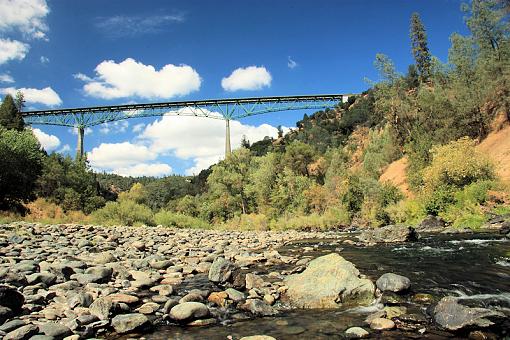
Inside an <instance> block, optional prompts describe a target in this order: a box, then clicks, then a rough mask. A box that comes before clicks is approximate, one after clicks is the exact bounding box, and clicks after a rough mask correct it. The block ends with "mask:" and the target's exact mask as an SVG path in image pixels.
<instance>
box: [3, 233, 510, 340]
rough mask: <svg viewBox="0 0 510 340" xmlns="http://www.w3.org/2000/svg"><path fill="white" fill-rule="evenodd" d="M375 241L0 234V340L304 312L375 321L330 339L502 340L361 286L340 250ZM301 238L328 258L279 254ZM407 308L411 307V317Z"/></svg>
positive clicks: (494, 327)
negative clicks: (433, 339)
mask: <svg viewBox="0 0 510 340" xmlns="http://www.w3.org/2000/svg"><path fill="white" fill-rule="evenodd" d="M383 235H384V238H385V239H388V238H393V241H395V242H406V241H407V242H408V241H412V240H414V239H416V236H417V234H416V232H415V231H414V230H410V229H408V228H395V230H394V232H390V231H387V230H384V231H383ZM379 236H380V235H379ZM377 237H378V235H374V234H373V233H372V234H370V233H369V234H368V235H367V234H365V235H361V236H360V237H359V240H357V239H356V238H353V237H352V235H350V234H347V233H338V232H296V231H288V232H284V233H275V232H224V231H209V230H192V229H188V230H183V229H171V228H163V227H156V228H133V227H115V228H110V227H101V226H81V225H54V226H43V225H39V224H28V223H17V224H9V225H1V226H0V256H1V258H0V338H3V339H63V338H65V339H80V338H82V339H85V338H93V337H103V338H116V337H121V336H123V334H127V335H129V336H133V335H135V334H147V335H149V334H150V332H151V331H153V330H154V329H160V328H161V327H170V326H171V327H173V328H172V329H183V330H189V329H207V328H208V327H209V328H211V327H216V326H215V325H232V324H241V323H243V322H246V320H251V321H248V322H256V321H255V320H260V319H264V318H278V317H279V316H281V315H284V314H289V313H290V314H291V313H294V311H296V310H299V309H303V308H304V309H310V310H311V311H312V312H313V311H320V310H323V309H324V308H327V309H328V310H346V309H349V308H361V309H365V311H370V312H369V313H367V315H366V317H365V316H364V317H363V319H364V320H363V321H359V320H358V321H355V324H350V325H349V326H352V327H346V328H344V329H343V330H342V331H339V330H335V332H336V334H335V335H336V336H340V337H343V338H356V337H367V336H372V335H374V336H377V334H386V333H381V332H390V333H389V334H392V333H391V332H392V331H391V330H394V331H393V332H397V331H398V332H400V333H395V336H396V337H399V336H401V335H402V334H405V335H406V336H410V337H420V336H426V335H430V334H433V335H435V336H437V337H441V336H444V337H449V336H454V335H460V336H468V335H469V336H471V337H475V338H476V336H479V337H478V338H480V339H482V338H483V337H482V336H484V337H485V338H487V336H489V337H490V336H495V337H497V336H500V335H504V334H506V333H505V332H506V331H505V329H506V327H507V326H508V313H507V314H505V311H504V310H501V309H500V308H492V307H494V306H490V305H488V306H474V305H471V306H470V305H469V304H467V305H466V304H465V303H464V302H463V301H462V300H461V299H459V298H457V297H455V296H445V297H443V298H436V297H434V296H432V295H431V294H428V293H423V292H419V291H415V290H413V289H412V288H411V287H413V282H412V281H411V280H410V279H409V278H407V277H405V276H402V275H397V274H394V273H383V274H382V275H379V274H378V276H377V277H373V275H365V274H366V273H363V271H361V270H359V269H358V268H357V267H356V265H357V263H356V261H355V260H352V261H353V262H350V261H348V260H346V259H345V258H344V257H342V254H343V247H353V248H362V247H365V246H366V245H370V244H375V243H377ZM307 239H309V240H327V241H324V242H325V243H323V245H325V244H327V247H324V248H327V251H326V252H325V253H324V254H322V253H321V254H320V253H315V252H314V250H317V249H320V248H321V245H320V244H315V245H313V246H299V250H298V249H297V248H294V250H298V251H292V252H289V251H285V250H284V249H285V247H289V245H292V244H294V243H296V242H301V240H307ZM360 240H362V241H364V242H361V241H360ZM282 247H283V248H282ZM370 276H371V277H370ZM509 291H510V287H509ZM408 301H413V302H414V303H415V304H414V307H411V308H409V306H407V305H406V303H407V302H408ZM509 307H510V306H509ZM313 313H314V312H313ZM275 322H281V324H282V325H284V326H285V322H287V324H286V326H285V327H286V328H287V331H289V333H288V334H289V335H290V336H294V337H295V335H297V334H300V332H301V328H303V327H302V326H300V325H294V326H292V325H288V321H286V320H280V321H278V320H277V321H275ZM356 323H357V324H356ZM190 327H192V328H190ZM193 327H198V328H193ZM402 332H404V333H402ZM476 332H478V333H476ZM175 334H177V333H175ZM257 334H258V335H261V334H260V332H255V331H254V332H251V334H244V335H243V336H245V335H257ZM170 337H174V336H170ZM197 337H198V338H201V337H203V335H198V333H197ZM306 337H307V338H310V335H309V334H308V335H307V336H306ZM317 337H320V336H319V334H317ZM188 338H193V336H190V337H188ZM231 338H232V336H231ZM233 338H235V339H238V338H240V337H233ZM260 339H262V338H260Z"/></svg>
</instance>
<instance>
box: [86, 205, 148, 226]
mask: <svg viewBox="0 0 510 340" xmlns="http://www.w3.org/2000/svg"><path fill="white" fill-rule="evenodd" d="M92 218H93V220H94V221H95V222H96V223H101V224H106V225H128V226H132V225H140V224H145V225H154V221H153V215H152V211H151V209H150V208H149V207H147V206H145V205H143V204H138V203H136V202H133V201H131V200H120V201H119V202H108V203H106V205H105V206H104V207H103V208H101V209H99V210H96V211H95V212H93V213H92Z"/></svg>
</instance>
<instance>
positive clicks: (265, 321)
mask: <svg viewBox="0 0 510 340" xmlns="http://www.w3.org/2000/svg"><path fill="white" fill-rule="evenodd" d="M345 238H346V239H350V238H352V234H345ZM279 252H280V253H281V254H282V255H293V256H298V257H300V258H303V257H310V258H315V257H318V256H321V255H325V254H329V253H331V252H338V253H340V254H341V255H342V256H343V257H344V258H345V259H347V260H349V261H351V262H353V263H354V264H355V265H356V267H357V268H358V269H359V270H360V272H361V273H362V274H365V275H366V276H368V277H369V278H370V279H372V280H373V281H375V280H377V278H378V277H379V276H380V275H382V274H384V273H386V272H393V273H397V274H401V275H405V276H407V277H409V278H410V279H411V283H412V288H411V289H412V293H429V294H431V295H433V296H434V298H435V299H436V300H438V299H440V298H441V297H443V296H446V295H452V296H459V297H462V298H463V300H465V301H464V302H465V303H466V304H468V305H473V306H482V307H492V308H497V309H499V310H501V311H503V312H504V313H506V314H507V315H510V240H508V239H505V238H504V237H502V236H501V235H498V234H473V235H425V236H422V238H421V239H420V241H418V242H415V243H405V244H390V245H376V246H372V247H357V246H353V245H349V244H344V243H342V242H339V241H338V240H335V241H325V240H303V241H299V242H294V243H292V244H288V245H286V246H285V247H283V248H281V249H280V250H279ZM290 268H292V266H291V267H287V268H284V267H273V268H265V270H266V271H268V270H269V271H273V270H282V269H290ZM204 279H205V278H202V280H200V279H198V280H197V281H196V282H195V285H196V287H201V288H203V287H204V285H207V281H206V279H205V280H204ZM190 288H192V287H190ZM411 295H412V294H410V295H409V296H408V297H407V298H406V301H404V305H405V306H406V307H407V308H408V313H415V314H419V315H423V317H427V315H428V314H429V313H428V312H427V306H426V305H423V304H417V303H414V302H412V300H411V298H410V296H411ZM378 308H381V305H380V304H374V305H373V306H370V307H367V308H355V309H344V310H342V309H336V310H287V311H283V312H282V313H281V314H280V315H278V316H277V317H264V318H252V319H249V320H242V321H241V320H238V321H235V322H234V321H233V320H225V321H224V322H223V323H221V324H216V325H213V326H207V327H180V326H161V327H159V328H157V329H156V330H155V331H154V332H153V333H150V334H145V335H144V337H145V338H147V339H208V340H214V339H239V338H241V337H243V336H248V335H255V334H265V335H270V336H273V337H275V338H277V339H279V340H283V339H292V340H295V339H343V338H344V336H343V334H344V331H345V330H346V329H347V328H349V327H352V326H361V327H364V328H365V329H368V327H367V325H365V324H364V323H363V321H364V319H365V318H366V317H367V315H368V314H370V313H373V312H374V311H377V310H378ZM499 331H500V333H499V336H500V337H501V336H502V334H504V333H505V330H503V331H502V332H503V333H501V330H499ZM448 336H450V335H449V334H446V333H444V332H441V331H440V330H437V329H436V328H435V326H434V325H433V324H428V325H427V327H426V330H423V334H420V333H417V332H416V331H412V332H411V331H409V332H406V331H402V330H392V331H387V332H383V333H377V332H374V331H371V338H385V339H386V338H394V339H403V338H414V339H416V338H428V339H443V338H447V337H448Z"/></svg>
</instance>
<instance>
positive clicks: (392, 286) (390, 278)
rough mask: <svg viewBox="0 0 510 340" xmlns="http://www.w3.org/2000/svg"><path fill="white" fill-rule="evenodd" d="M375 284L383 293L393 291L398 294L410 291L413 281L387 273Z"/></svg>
mask: <svg viewBox="0 0 510 340" xmlns="http://www.w3.org/2000/svg"><path fill="white" fill-rule="evenodd" d="M375 283H376V285H377V288H379V289H380V290H381V291H383V292H385V291H391V292H395V293H398V292H402V291H405V290H408V289H409V287H411V280H409V279H408V278H407V277H405V276H402V275H398V274H393V273H386V274H383V275H381V277H380V278H378V279H377V281H376V282H375Z"/></svg>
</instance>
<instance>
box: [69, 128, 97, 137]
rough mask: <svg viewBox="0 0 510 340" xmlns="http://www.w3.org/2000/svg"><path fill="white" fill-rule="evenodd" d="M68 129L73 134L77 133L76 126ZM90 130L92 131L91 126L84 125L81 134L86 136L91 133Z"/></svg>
mask: <svg viewBox="0 0 510 340" xmlns="http://www.w3.org/2000/svg"><path fill="white" fill-rule="evenodd" d="M68 131H69V132H71V133H72V134H73V135H78V128H76V127H73V128H69V129H68ZM92 132H94V131H93V130H92V128H89V127H86V128H85V130H84V131H83V134H84V135H85V136H87V135H90V134H92Z"/></svg>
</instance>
